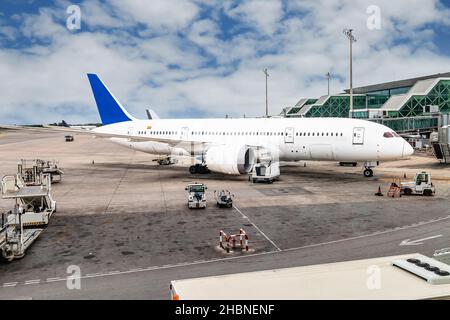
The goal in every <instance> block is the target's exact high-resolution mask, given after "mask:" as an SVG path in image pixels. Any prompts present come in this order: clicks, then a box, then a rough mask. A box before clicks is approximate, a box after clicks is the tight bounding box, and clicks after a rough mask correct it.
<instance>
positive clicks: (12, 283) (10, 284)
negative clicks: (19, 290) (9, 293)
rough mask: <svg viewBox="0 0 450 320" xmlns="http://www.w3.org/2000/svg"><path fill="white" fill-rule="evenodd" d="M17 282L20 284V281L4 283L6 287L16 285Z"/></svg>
mask: <svg viewBox="0 0 450 320" xmlns="http://www.w3.org/2000/svg"><path fill="white" fill-rule="evenodd" d="M17 284H18V282H6V283H4V284H3V287H4V288H6V287H15V286H17Z"/></svg>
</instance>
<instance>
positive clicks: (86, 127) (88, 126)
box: [58, 120, 97, 130]
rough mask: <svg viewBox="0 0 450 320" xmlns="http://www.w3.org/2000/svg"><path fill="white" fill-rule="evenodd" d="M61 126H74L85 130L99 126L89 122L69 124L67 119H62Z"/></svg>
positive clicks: (73, 127)
mask: <svg viewBox="0 0 450 320" xmlns="http://www.w3.org/2000/svg"><path fill="white" fill-rule="evenodd" d="M58 125H59V126H61V127H66V128H72V129H83V130H92V129H94V128H97V126H94V125H89V124H86V125H85V124H80V125H72V124H68V123H67V122H66V121H65V120H62V121H61V123H59V124H58Z"/></svg>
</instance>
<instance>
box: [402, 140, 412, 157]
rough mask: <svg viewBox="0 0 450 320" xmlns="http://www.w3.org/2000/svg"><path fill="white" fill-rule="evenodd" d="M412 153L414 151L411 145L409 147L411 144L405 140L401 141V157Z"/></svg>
mask: <svg viewBox="0 0 450 320" xmlns="http://www.w3.org/2000/svg"><path fill="white" fill-rule="evenodd" d="M413 153H414V149H413V147H411V145H410V144H409V143H408V142H407V141H404V142H403V158H406V157H409V156H410V155H412V154H413Z"/></svg>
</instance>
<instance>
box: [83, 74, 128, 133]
mask: <svg viewBox="0 0 450 320" xmlns="http://www.w3.org/2000/svg"><path fill="white" fill-rule="evenodd" d="M87 76H88V79H89V83H90V84H91V88H92V93H93V94H94V98H95V102H96V103H97V109H98V112H99V114H100V118H101V119H102V124H103V125H108V124H113V123H118V122H124V121H132V120H135V119H134V118H133V117H132V116H131V115H130V114H129V113H128V112H127V110H125V108H124V107H122V105H121V104H120V102H119V101H117V99H116V98H115V97H114V95H113V94H112V93H111V92H110V91H109V90H108V88H107V87H106V85H105V84H104V83H103V82H102V81H101V80H100V78H99V77H98V76H97V75H96V74H93V73H88V75H87Z"/></svg>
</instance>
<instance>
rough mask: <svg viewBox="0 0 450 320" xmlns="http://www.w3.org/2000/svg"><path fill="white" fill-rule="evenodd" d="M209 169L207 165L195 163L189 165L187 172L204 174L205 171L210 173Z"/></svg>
mask: <svg viewBox="0 0 450 320" xmlns="http://www.w3.org/2000/svg"><path fill="white" fill-rule="evenodd" d="M210 172H211V171H210V170H209V169H208V167H207V166H206V165H204V164H199V163H197V164H196V165H193V166H190V167H189V173H191V174H196V173H199V174H206V173H210Z"/></svg>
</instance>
